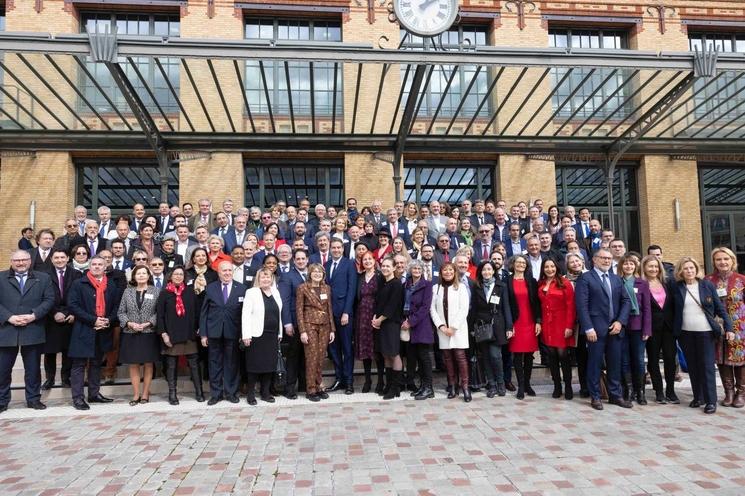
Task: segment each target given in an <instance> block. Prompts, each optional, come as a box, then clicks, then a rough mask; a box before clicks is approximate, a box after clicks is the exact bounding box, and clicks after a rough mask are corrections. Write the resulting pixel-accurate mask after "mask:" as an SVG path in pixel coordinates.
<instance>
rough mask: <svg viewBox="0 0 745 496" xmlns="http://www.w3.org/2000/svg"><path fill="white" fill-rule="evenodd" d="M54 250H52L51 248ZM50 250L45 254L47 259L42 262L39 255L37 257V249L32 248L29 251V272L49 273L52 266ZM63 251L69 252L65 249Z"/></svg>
mask: <svg viewBox="0 0 745 496" xmlns="http://www.w3.org/2000/svg"><path fill="white" fill-rule="evenodd" d="M52 249H54V248H52ZM52 249H50V250H49V253H47V259H46V260H42V259H41V255H39V247H38V246H37V247H36V248H33V249H32V250H31V252H30V253H31V270H36V271H40V272H49V271H50V270H51V269H52V267H53V265H52ZM65 251H67V252H69V250H67V249H65Z"/></svg>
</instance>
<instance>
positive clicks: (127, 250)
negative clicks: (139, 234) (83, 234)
mask: <svg viewBox="0 0 745 496" xmlns="http://www.w3.org/2000/svg"><path fill="white" fill-rule="evenodd" d="M117 239H118V240H120V241H122V242H124V258H128V259H130V260H131V259H132V254H133V253H134V251H135V242H134V239H120V238H119V237H118V236H117V237H115V238H113V239H109V240H106V248H107V249H109V250H110V249H111V243H113V242H114V241H115V240H117Z"/></svg>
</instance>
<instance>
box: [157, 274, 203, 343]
mask: <svg viewBox="0 0 745 496" xmlns="http://www.w3.org/2000/svg"><path fill="white" fill-rule="evenodd" d="M181 299H182V300H183V302H184V309H185V310H186V313H185V314H184V315H183V316H181V317H179V316H178V315H176V294H175V293H171V292H170V291H168V290H167V289H165V288H164V289H163V290H162V291H161V292H160V294H159V295H158V301H157V302H156V307H155V308H156V312H157V314H158V322H157V325H156V329H157V331H158V332H159V333H161V334H162V333H166V334H168V337H169V338H170V340H171V343H172V344H179V343H185V342H187V341H193V340H195V339H196V338H197V327H198V326H199V312H200V311H201V308H200V306H199V302H198V299H197V295H196V294H195V293H194V289H193V288H192V286H186V287H185V288H184V292H183V293H181Z"/></svg>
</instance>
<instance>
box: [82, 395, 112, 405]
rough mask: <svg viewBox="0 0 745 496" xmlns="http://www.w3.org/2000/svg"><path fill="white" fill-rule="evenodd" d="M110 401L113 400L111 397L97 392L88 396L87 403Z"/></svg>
mask: <svg viewBox="0 0 745 496" xmlns="http://www.w3.org/2000/svg"><path fill="white" fill-rule="evenodd" d="M112 401H114V400H113V399H111V398H107V397H106V396H104V395H102V394H101V393H98V394H97V395H95V396H88V403H111V402H112Z"/></svg>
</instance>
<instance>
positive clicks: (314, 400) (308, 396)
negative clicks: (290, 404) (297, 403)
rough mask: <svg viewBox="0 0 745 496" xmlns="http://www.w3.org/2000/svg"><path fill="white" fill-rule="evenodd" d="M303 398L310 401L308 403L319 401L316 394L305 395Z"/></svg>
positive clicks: (319, 398)
mask: <svg viewBox="0 0 745 496" xmlns="http://www.w3.org/2000/svg"><path fill="white" fill-rule="evenodd" d="M305 397H306V398H307V399H308V400H310V401H313V402H318V401H321V397H320V396H318V394H317V393H310V394H306V395H305Z"/></svg>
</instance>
